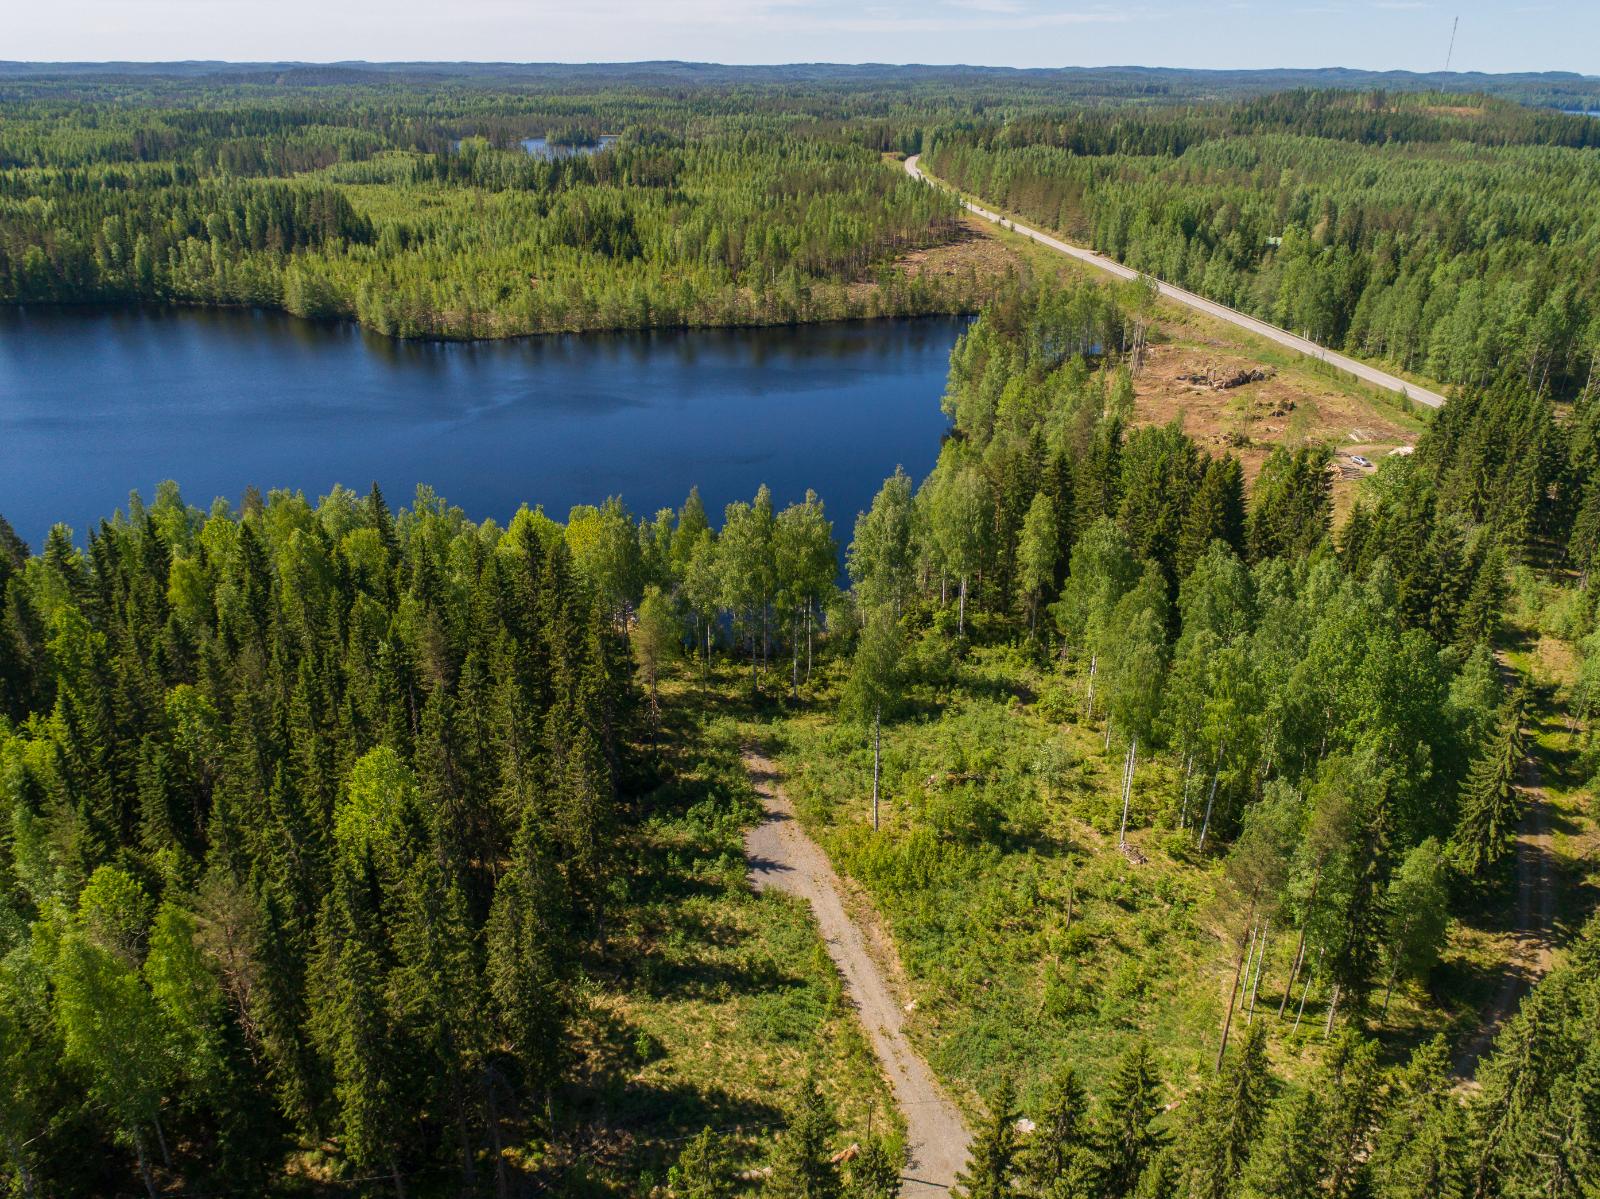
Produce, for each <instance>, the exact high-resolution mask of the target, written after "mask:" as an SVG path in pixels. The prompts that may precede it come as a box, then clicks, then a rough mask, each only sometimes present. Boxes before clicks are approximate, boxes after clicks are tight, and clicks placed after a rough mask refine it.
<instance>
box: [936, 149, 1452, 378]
mask: <svg viewBox="0 0 1600 1199" xmlns="http://www.w3.org/2000/svg"><path fill="white" fill-rule="evenodd" d="M921 157H922V156H921V155H920V154H913V155H912V156H911V157H910V158H908V159H906V161H905V169H906V174H908V175H910V176H911V177H912V178H913V179H921V180H923V181H924V182H926V183H930V184H933V185H934V186H936V187H938V186H942V185H941V184H939V183H938V182H937V181H936V180H934V179H932V178H930V177H929V176H928V175H926V174H924V173H923V171H922V169H921V168H920V167H918V166H917V159H919V158H921ZM961 203H962V204H963V205H964V206H965V207H966V209H967V211H968V212H971V213H974V214H975V215H977V216H981V217H982V218H983V219H984V220H986V221H991V222H993V223H994V224H996V225H1001V226H1003V227H1004V228H1007V229H1010V230H1011V231H1012V232H1013V233H1020V234H1021V235H1022V236H1023V237H1027V238H1031V239H1032V240H1034V241H1036V242H1038V243H1039V244H1040V245H1041V246H1049V247H1050V249H1052V250H1055V251H1056V252H1057V253H1060V254H1065V255H1067V256H1068V257H1070V258H1076V259H1077V260H1078V261H1079V262H1086V263H1088V264H1089V265H1090V266H1092V267H1097V268H1098V269H1100V270H1102V271H1107V272H1109V273H1110V274H1113V275H1116V276H1117V277H1118V278H1119V279H1137V278H1138V277H1139V272H1138V271H1136V270H1133V269H1131V268H1130V267H1125V266H1123V265H1122V264H1121V263H1120V262H1117V261H1115V260H1113V259H1110V258H1107V257H1106V256H1105V255H1104V254H1097V253H1095V252H1094V251H1093V250H1085V249H1084V248H1083V247H1082V246H1074V245H1072V244H1070V243H1068V242H1064V241H1062V240H1060V239H1059V238H1055V237H1051V236H1050V235H1049V234H1048V233H1040V232H1039V231H1038V230H1037V229H1030V228H1029V227H1028V226H1027V225H1024V224H1022V223H1021V222H1019V221H1013V220H1011V219H1010V218H1009V217H1005V216H1002V215H1001V214H1000V213H998V212H991V211H990V210H989V209H987V208H984V207H983V206H982V205H979V204H974V203H973V202H972V201H970V200H962V201H961ZM1156 283H1157V286H1158V287H1159V288H1160V291H1161V294H1162V295H1164V296H1166V297H1167V298H1168V299H1169V300H1176V301H1177V302H1178V303H1179V304H1184V305H1187V306H1188V307H1190V308H1193V309H1195V310H1196V311H1199V312H1204V313H1205V314H1206V315H1207V316H1214V317H1216V318H1217V319H1219V320H1224V321H1227V322H1228V323H1229V324H1231V325H1238V326H1239V327H1240V328H1241V329H1248V330H1249V331H1250V332H1251V333H1254V334H1256V335H1257V336H1258V337H1265V338H1267V339H1268V340H1269V341H1275V342H1277V343H1278V344H1279V345H1280V346H1286V347H1288V348H1289V349H1291V350H1294V351H1295V352H1296V353H1299V354H1304V355H1305V356H1306V357H1308V358H1316V359H1318V360H1319V361H1322V362H1326V363H1328V364H1329V365H1330V366H1335V367H1338V368H1339V369H1340V370H1342V371H1346V372H1348V373H1349V374H1352V375H1354V376H1355V377H1356V378H1358V379H1360V380H1361V381H1362V382H1363V383H1370V384H1372V385H1373V386H1374V387H1381V388H1383V389H1384V390H1385V391H1392V392H1395V393H1397V394H1399V395H1404V396H1409V397H1410V398H1411V399H1413V400H1415V401H1416V402H1417V403H1419V404H1426V405H1427V406H1428V407H1429V408H1442V407H1443V406H1444V402H1445V398H1444V396H1442V395H1440V394H1439V393H1438V392H1436V391H1429V390H1428V389H1427V388H1426V387H1419V386H1418V385H1417V384H1415V383H1408V382H1406V381H1405V380H1404V379H1400V378H1396V377H1395V376H1394V375H1391V374H1390V373H1389V372H1388V371H1383V370H1379V369H1378V368H1377V367H1375V366H1368V365H1367V364H1366V363H1365V362H1360V361H1357V360H1356V359H1354V358H1350V357H1348V356H1346V355H1344V354H1341V353H1339V352H1338V351H1337V350H1330V349H1328V348H1327V347H1326V346H1319V345H1318V344H1317V343H1316V342H1314V341H1311V340H1310V339H1309V338H1305V337H1301V336H1299V335H1298V334H1294V333H1290V332H1289V331H1288V330H1287V329H1280V328H1278V327H1277V326H1276V325H1269V324H1267V322H1266V321H1263V320H1258V319H1257V318H1256V317H1253V316H1250V315H1248V314H1246V313H1243V312H1240V311H1238V309H1235V308H1229V307H1228V306H1227V305H1226V304H1218V303H1217V302H1216V301H1215V300H1208V299H1206V298H1205V297H1204V296H1197V295H1195V293H1194V292H1192V291H1185V290H1184V289H1183V288H1181V287H1174V286H1173V285H1172V284H1170V283H1162V282H1161V281H1160V280H1157V281H1156Z"/></svg>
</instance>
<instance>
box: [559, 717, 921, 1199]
mask: <svg viewBox="0 0 1600 1199" xmlns="http://www.w3.org/2000/svg"><path fill="white" fill-rule="evenodd" d="M688 702H689V701H688V700H687V698H686V697H685V696H683V695H681V694H679V695H676V696H673V695H669V696H668V697H667V698H666V703H667V705H668V710H669V713H671V712H673V711H677V712H679V713H680V714H681V718H680V720H679V721H678V723H677V726H676V727H675V728H673V729H671V730H670V735H669V738H668V744H667V748H666V751H665V753H666V756H667V758H668V760H669V761H670V762H671V764H672V766H673V767H674V769H675V771H676V772H677V777H676V778H675V780H674V781H673V782H671V783H670V784H668V785H667V786H666V787H664V788H662V789H661V790H660V791H659V792H657V793H656V794H655V795H653V796H652V797H650V800H649V810H648V813H647V814H646V815H645V816H644V818H643V820H642V822H641V823H640V824H639V826H638V828H637V831H636V832H635V834H634V835H633V836H632V837H631V840H630V844H629V847H628V849H629V854H630V856H631V858H632V861H633V870H632V878H631V880H630V884H629V887H630V896H629V899H628V901H627V903H626V904H625V905H624V908H623V911H622V915H621V918H620V920H619V922H618V924H617V926H616V927H615V928H613V929H612V930H611V933H610V936H609V937H608V940H607V945H606V949H605V951H604V952H603V954H601V955H599V956H598V957H596V958H595V960H593V961H591V962H589V963H588V964H587V974H586V979H585V982H584V985H583V999H584V1005H583V1006H584V1009H585V1014H584V1017H583V1019H582V1021H581V1027H580V1034H581V1035H580V1041H581V1056H582V1061H581V1063H580V1068H579V1071H578V1074H577V1077H576V1078H575V1079H574V1082H573V1084H572V1086H571V1087H570V1088H569V1091H570V1093H569V1094H568V1095H567V1096H566V1097H565V1100H566V1101H565V1103H564V1104H563V1110H564V1111H565V1112H566V1113H567V1115H568V1121H567V1122H568V1124H569V1127H568V1129H567V1135H566V1136H565V1137H564V1138H563V1141H564V1147H563V1148H562V1149H561V1151H560V1152H559V1153H558V1154H557V1155H556V1156H555V1157H554V1159H553V1160H552V1161H551V1162H550V1163H549V1164H550V1165H551V1166H554V1167H556V1168H557V1169H560V1170H562V1171H563V1182H564V1184H565V1185H567V1186H569V1187H571V1188H573V1189H574V1190H575V1191H576V1192H578V1193H582V1192H584V1191H592V1192H593V1193H596V1194H646V1193H648V1192H649V1189H650V1187H651V1186H652V1185H654V1184H655V1183H658V1182H662V1181H664V1180H665V1176H666V1172H667V1169H668V1168H669V1167H670V1165H671V1163H672V1162H673V1161H674V1160H675V1158H676V1155H677V1152H678V1150H679V1148H680V1146H681V1145H682V1143H683V1141H684V1140H685V1139H687V1138H688V1137H691V1136H693V1135H694V1134H696V1133H698V1132H699V1131H700V1130H701V1129H702V1128H704V1127H707V1126H710V1127H713V1128H716V1129H719V1130H723V1131H725V1132H727V1133H729V1134H730V1135H731V1137H732V1139H733V1141H734V1143H735V1145H736V1146H737V1151H738V1155H739V1158H740V1164H741V1166H742V1167H744V1168H746V1169H754V1168H758V1167H760V1166H761V1165H762V1164H764V1163H765V1162H766V1161H767V1159H768V1158H769V1157H770V1154H771V1150H772V1146H773V1144H774V1141H775V1138H776V1136H777V1135H778V1133H779V1131H780V1129H781V1125H782V1123H783V1121H784V1119H785V1117H786V1115H787V1113H788V1112H789V1111H790V1110H792V1105H793V1101H794V1098H795V1096H796V1095H797V1093H798V1089H799V1085H800V1082H801V1080H802V1079H803V1077H804V1075H805V1072H806V1069H807V1066H808V1065H809V1064H811V1063H813V1062H814V1063H815V1064H816V1065H817V1067H818V1071H819V1074H820V1077H821V1078H822V1080H823V1090H824V1093H825V1094H826V1095H827V1096H828V1098H829V1099H830V1100H831V1101H832V1103H833V1105H834V1108H835V1110H836V1112H837V1114H838V1118H839V1122H840V1130H839V1134H838V1138H837V1139H838V1143H839V1145H840V1146H841V1147H842V1146H844V1145H848V1144H849V1143H851V1142H852V1141H859V1140H861V1139H862V1138H863V1136H864V1135H865V1132H866V1129H867V1127H868V1124H869V1121H870V1122H871V1125H872V1127H873V1129H874V1130H875V1131H877V1132H878V1133H880V1134H882V1133H883V1132H884V1131H885V1130H886V1129H897V1128H898V1127H899V1125H898V1118H897V1116H896V1115H895V1114H894V1112H893V1105H892V1098H891V1095H890V1093H889V1090H888V1088H887V1085H886V1084H885V1083H884V1082H883V1080H882V1078H881V1077H880V1075H879V1073H878V1071H877V1068H876V1064H875V1062H874V1060H873V1057H872V1053H871V1050H870V1048H869V1046H868V1045H867V1042H866V1039H865V1037H864V1035H863V1034H862V1031H861V1029H860V1027H859V1024H858V1022H857V1021H856V1018H855V1015H854V1013H853V1011H852V1010H851V1009H850V1008H849V1007H848V1005H846V1004H845V1003H844V1002H843V1001H842V997H841V989H840V983H839V978H838V974H837V972H836V971H835V969H834V967H833V965H832V963H831V961H830V960H829V959H828V956H827V953H826V950H825V949H824V947H823V945H822V942H821V939H820V937H819V936H818V933H817V930H816V926H815V924H814V922H813V921H812V919H811V915H810V911H809V909H808V908H807V907H806V906H805V905H804V904H803V903H801V902H799V901H796V900H794V899H792V898H789V897H787V896H782V895H778V894H770V893H769V894H764V895H760V896H757V895H755V894H754V893H752V892H751V890H750V888H749V886H748V884H747V882H746V879H745V862H744V853H743V832H744V829H745V828H746V826H748V824H749V823H750V822H751V821H753V820H754V819H755V817H756V815H757V813H758V812H759V807H758V805H757V803H756V799H755V796H754V793H753V791H752V790H751V788H750V785H749V781H748V779H747V777H746V776H745V774H744V771H743V769H742V766H741V765H740V762H739V757H738V744H739V743H738V736H739V733H738V728H737V726H736V725H735V723H734V722H733V721H731V720H729V719H727V718H725V717H710V718H708V719H706V720H704V721H700V720H698V719H694V718H690V717H689V716H688V707H687V704H688ZM886 1121H887V1123H886Z"/></svg>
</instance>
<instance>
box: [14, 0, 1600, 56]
mask: <svg viewBox="0 0 1600 1199" xmlns="http://www.w3.org/2000/svg"><path fill="white" fill-rule="evenodd" d="M9 7H10V9H11V11H10V12H9V14H8V15H7V18H6V22H5V23H6V25H7V29H6V34H5V37H4V39H3V41H0V57H4V58H16V59H35V60H68V59H71V60H105V59H132V60H151V59H184V58H224V59H234V60H239V59H251V60H257V61H261V60H278V59H296V60H304V61H316V62H326V61H332V60H337V59H354V58H361V59H368V60H373V61H378V60H395V59H436V60H437V59H474V60H496V61H519V62H527V61H555V62H592V61H631V60H637V59H646V58H680V59H692V60H697V61H711V62H727V63H771V62H807V61H827V62H924V63H956V62H963V63H982V64H988V65H1001V66H1021V67H1037V66H1105V65H1111V64H1126V63H1138V64H1142V65H1149V66H1186V67H1320V66H1350V67H1365V68H1372V69H1402V70H1438V69H1439V68H1440V67H1442V66H1443V65H1444V59H1445V50H1446V46H1447V43H1448V42H1449V38H1450V23H1451V20H1452V18H1453V17H1455V16H1456V15H1459V16H1460V17H1461V32H1460V35H1459V36H1458V38H1457V40H1456V48H1455V56H1454V59H1453V63H1452V65H1453V66H1454V67H1455V68H1456V69H1459V70H1479V71H1521V70H1568V71H1581V72H1585V73H1590V74H1596V73H1600V3H1597V2H1596V0H1566V2H1564V3H1540V2H1539V0H1526V2H1519V0H1505V2H1496V0H1216V2H1215V3H1190V2H1180V0H1127V2H1125V3H1115V4H1112V3H1101V2H1099V0H1083V2H1081V3H1080V2H1075V0H1065V2H1052V0H855V2H851V0H442V2H441V0H273V2H272V3H263V2H262V0H51V2H48V3H44V2H39V0H31V2H30V0H17V2H16V3H14V4H12V5H10V6H9Z"/></svg>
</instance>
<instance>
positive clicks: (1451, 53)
mask: <svg viewBox="0 0 1600 1199" xmlns="http://www.w3.org/2000/svg"><path fill="white" fill-rule="evenodd" d="M1460 28H1461V18H1460V17H1457V18H1456V19H1455V20H1454V21H1452V22H1451V24H1450V49H1448V50H1446V51H1445V52H1444V69H1445V70H1446V71H1448V70H1449V69H1450V60H1451V59H1452V58H1454V57H1455V54H1456V30H1457V29H1460Z"/></svg>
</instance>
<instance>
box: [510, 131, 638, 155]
mask: <svg viewBox="0 0 1600 1199" xmlns="http://www.w3.org/2000/svg"><path fill="white" fill-rule="evenodd" d="M616 140H617V135H616V134H614V133H602V134H601V135H600V140H599V141H595V142H559V143H557V144H556V145H551V144H550V143H549V142H548V141H546V140H545V139H544V138H542V137H525V138H523V139H522V148H523V149H524V150H526V151H527V152H528V153H529V154H532V155H533V156H534V157H535V158H578V157H581V156H582V155H585V154H598V153H599V152H600V151H601V150H604V149H605V148H606V147H607V146H609V145H610V144H611V143H612V142H614V141H616Z"/></svg>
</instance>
